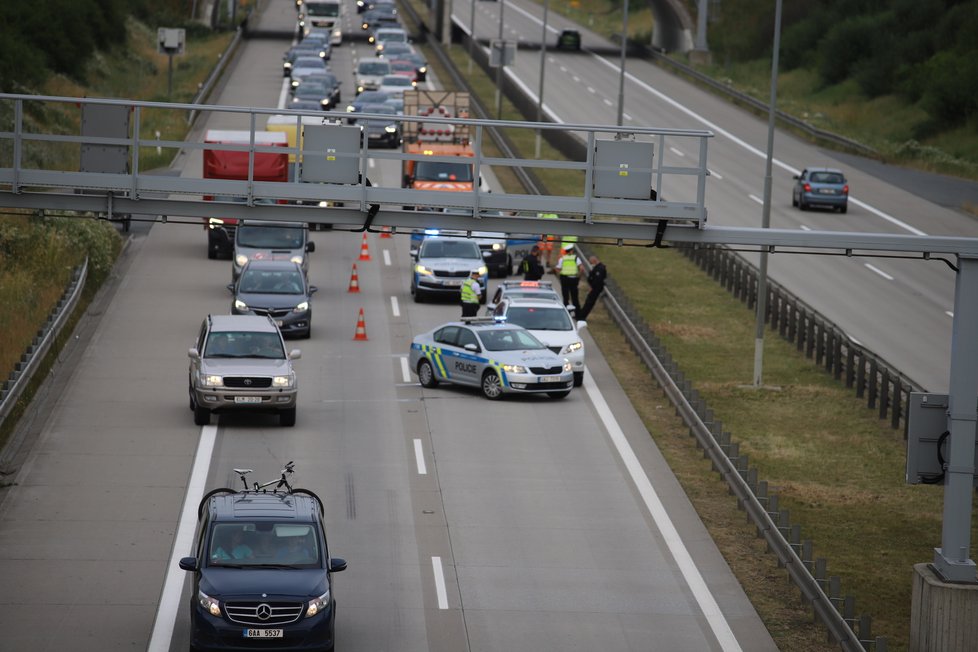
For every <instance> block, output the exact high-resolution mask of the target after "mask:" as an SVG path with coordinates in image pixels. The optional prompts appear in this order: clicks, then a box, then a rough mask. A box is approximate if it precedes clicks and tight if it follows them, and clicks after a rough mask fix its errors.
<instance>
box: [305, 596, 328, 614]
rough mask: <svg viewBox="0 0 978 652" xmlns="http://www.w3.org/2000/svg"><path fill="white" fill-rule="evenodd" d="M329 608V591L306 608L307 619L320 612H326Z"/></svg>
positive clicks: (313, 600) (311, 601) (310, 602)
mask: <svg viewBox="0 0 978 652" xmlns="http://www.w3.org/2000/svg"><path fill="white" fill-rule="evenodd" d="M327 608H329V589H326V593H323V594H322V595H321V596H319V597H318V598H313V599H312V600H310V601H309V606H307V607H306V618H312V617H313V616H315V615H316V614H318V613H319V612H320V611H326V609H327Z"/></svg>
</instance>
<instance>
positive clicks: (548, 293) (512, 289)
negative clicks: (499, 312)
mask: <svg viewBox="0 0 978 652" xmlns="http://www.w3.org/2000/svg"><path fill="white" fill-rule="evenodd" d="M506 297H511V298H518V299H541V300H544V301H555V302H557V303H561V302H562V301H563V299H561V298H560V293H559V292H557V290H555V289H554V286H553V283H551V282H550V281H503V282H502V283H500V284H499V285H498V286H496V293H495V294H493V295H492V299H491V300H490V301H489V302H488V303H486V316H491V315H492V311H493V310H495V308H496V306H498V305H499V304H500V303H502V300H503V299H505V298H506Z"/></svg>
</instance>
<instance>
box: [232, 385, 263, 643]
mask: <svg viewBox="0 0 978 652" xmlns="http://www.w3.org/2000/svg"><path fill="white" fill-rule="evenodd" d="M234 402H235V403H248V404H254V403H261V396H235V397H234ZM269 631H270V630H269Z"/></svg>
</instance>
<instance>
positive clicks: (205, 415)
mask: <svg viewBox="0 0 978 652" xmlns="http://www.w3.org/2000/svg"><path fill="white" fill-rule="evenodd" d="M210 422H211V411H210V410H208V409H207V408H205V407H201V406H199V405H194V424H196V425H198V426H207V425H210Z"/></svg>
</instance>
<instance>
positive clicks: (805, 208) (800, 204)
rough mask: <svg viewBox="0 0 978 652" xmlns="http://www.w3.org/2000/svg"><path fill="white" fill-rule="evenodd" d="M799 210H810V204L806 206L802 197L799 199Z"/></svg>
mask: <svg viewBox="0 0 978 652" xmlns="http://www.w3.org/2000/svg"><path fill="white" fill-rule="evenodd" d="M798 208H800V209H801V210H803V211H807V210H808V204H806V203H805V200H804V199H801V198H800V197H799V198H798Z"/></svg>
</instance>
